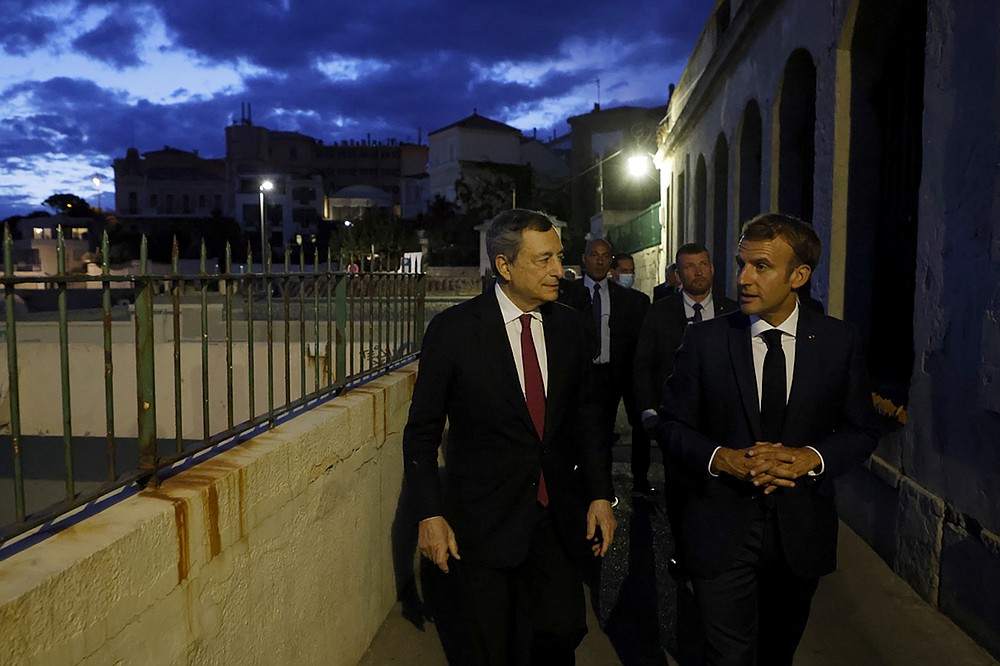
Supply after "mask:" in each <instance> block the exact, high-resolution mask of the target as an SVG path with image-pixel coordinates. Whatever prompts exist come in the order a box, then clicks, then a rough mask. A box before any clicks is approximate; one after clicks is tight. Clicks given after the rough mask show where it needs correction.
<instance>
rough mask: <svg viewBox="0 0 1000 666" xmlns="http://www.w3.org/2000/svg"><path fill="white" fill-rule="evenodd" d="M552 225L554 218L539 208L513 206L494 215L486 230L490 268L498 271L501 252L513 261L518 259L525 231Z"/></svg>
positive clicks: (545, 228) (544, 228)
mask: <svg viewBox="0 0 1000 666" xmlns="http://www.w3.org/2000/svg"><path fill="white" fill-rule="evenodd" d="M552 226H553V225H552V218H550V217H549V216H548V215H546V214H545V213H543V212H541V211H538V210H527V209H524V208H512V209H510V210H505V211H504V212H502V213H500V214H499V215H497V216H496V217H494V218H493V219H492V220H490V228H489V229H488V230H487V231H486V254H487V255H488V256H489V258H490V268H491V269H493V272H494V273H495V272H496V265H497V257H498V256H500V255H501V254H502V255H503V256H505V257H507V260H508V261H510V262H512V263H513V262H514V261H515V260H516V259H517V253H518V252H519V251H520V250H521V234H522V233H523V232H524V231H529V230H530V231H548V230H549V229H551V228H552Z"/></svg>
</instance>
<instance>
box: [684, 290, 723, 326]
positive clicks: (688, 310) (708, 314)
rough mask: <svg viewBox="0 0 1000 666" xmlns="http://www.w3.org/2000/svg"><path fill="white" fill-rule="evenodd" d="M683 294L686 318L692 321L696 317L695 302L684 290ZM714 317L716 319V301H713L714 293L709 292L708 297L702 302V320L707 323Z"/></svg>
mask: <svg viewBox="0 0 1000 666" xmlns="http://www.w3.org/2000/svg"><path fill="white" fill-rule="evenodd" d="M681 294H682V295H683V296H682V298H683V300H684V317H685V318H687V320H688V321H691V318H692V317H694V304H695V300H694V299H693V298H691V297H690V296H689V295H688V293H687V292H686V291H684V290H683V289H682V290H681ZM713 317H715V301H713V300H712V292H708V296H705V298H704V299H702V301H701V319H702V321H705V320H706V319H712V318H713Z"/></svg>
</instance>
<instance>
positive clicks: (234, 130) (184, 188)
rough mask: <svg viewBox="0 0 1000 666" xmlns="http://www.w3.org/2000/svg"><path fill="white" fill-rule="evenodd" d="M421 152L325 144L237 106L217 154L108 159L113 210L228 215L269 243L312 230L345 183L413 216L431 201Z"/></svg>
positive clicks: (150, 215)
mask: <svg viewBox="0 0 1000 666" xmlns="http://www.w3.org/2000/svg"><path fill="white" fill-rule="evenodd" d="M427 152H428V148H427V146H423V145H416V144H409V143H400V142H397V141H395V140H389V141H387V142H381V141H373V140H372V139H371V138H370V137H368V138H367V139H365V140H361V141H341V142H340V143H336V144H330V145H326V144H324V143H323V141H321V140H318V139H314V138H313V137H310V136H306V135H304V134H300V133H298V132H284V131H277V130H270V129H268V128H266V127H261V126H259V125H254V124H253V121H252V120H251V118H250V116H249V114H248V113H247V111H246V110H244V113H243V116H242V117H241V118H240V120H239V121H236V122H234V123H233V124H232V125H230V126H229V127H227V128H226V155H225V157H224V158H221V159H205V158H202V157H200V156H199V155H198V153H197V151H193V152H188V151H183V150H178V149H176V148H170V147H165V148H164V149H163V150H160V151H152V152H148V153H143V154H142V155H141V156H140V154H139V152H138V150H136V149H135V148H129V149H128V151H127V153H126V156H125V157H124V158H122V159H116V160H115V161H114V169H115V214H116V215H117V216H118V217H119V218H120V219H122V220H123V221H130V220H131V221H137V220H145V221H155V220H157V219H165V218H170V219H178V218H180V219H183V218H192V219H194V218H209V217H227V218H233V219H234V220H235V221H236V223H237V225H239V227H240V229H241V230H242V231H243V233H244V235H245V236H246V237H247V238H250V239H255V238H256V239H259V238H260V236H261V234H262V233H266V234H267V235H268V236H269V237H270V241H271V245H272V247H282V246H287V245H290V244H292V243H294V242H296V241H297V240H298V239H301V238H302V237H307V238H310V237H312V236H315V235H316V233H317V231H318V227H319V225H320V223H321V222H322V221H325V220H328V219H329V218H327V214H328V212H329V211H331V210H335V209H336V206H331V205H330V203H329V201H328V198H329V197H330V196H331V195H333V194H334V193H335V192H337V191H338V190H342V189H343V188H345V187H351V186H367V187H374V188H377V189H379V190H381V191H383V192H386V193H388V195H389V196H390V197H391V199H392V204H391V208H392V209H393V210H394V211H395V212H396V214H398V215H400V216H401V217H407V218H412V217H416V216H417V215H418V214H419V213H421V212H423V210H424V209H425V208H426V205H427V202H428V200H429V194H428V189H427V183H428V180H427ZM265 182H266V183H269V184H270V185H267V186H265V187H264V188H263V189H262V185H264V183H265ZM262 195H263V196H262ZM262 216H263V217H262ZM262 221H263V222H264V223H265V224H262ZM265 226H266V230H265ZM258 242H259V240H258V241H256V242H253V243H252V244H253V245H254V247H256V246H257V243H258Z"/></svg>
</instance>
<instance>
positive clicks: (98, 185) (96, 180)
mask: <svg viewBox="0 0 1000 666" xmlns="http://www.w3.org/2000/svg"><path fill="white" fill-rule="evenodd" d="M103 180H104V176H102V175H101V174H99V173H95V174H94V175H93V176H91V177H90V182H92V183H93V184H94V188H95V189H96V190H97V210H101V182H102V181H103Z"/></svg>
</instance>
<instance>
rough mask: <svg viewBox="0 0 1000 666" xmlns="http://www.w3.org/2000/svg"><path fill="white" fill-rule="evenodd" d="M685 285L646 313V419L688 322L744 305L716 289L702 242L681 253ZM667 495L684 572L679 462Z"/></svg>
mask: <svg viewBox="0 0 1000 666" xmlns="http://www.w3.org/2000/svg"><path fill="white" fill-rule="evenodd" d="M675 259H676V262H675V264H672V265H676V266H677V275H678V276H680V281H681V288H680V291H678V292H677V293H676V294H673V295H671V296H667V297H666V298H664V299H662V300H659V301H655V302H654V303H653V304H652V305H651V306H650V308H649V312H648V313H646V319H645V321H644V322H643V324H642V330H641V331H640V332H639V340H638V343H637V344H636V350H635V361H634V368H633V376H634V381H635V396H636V401H637V403H638V408H639V411H640V412H641V414H642V419H643V421H644V422H648V420H649V419H651V418H655V416H656V408H657V407H658V406H659V404H660V401H661V400H662V398H663V383H664V382H665V381H666V380H667V377H669V376H670V373H671V372H672V371H673V369H674V355H675V354H676V353H677V348H678V347H680V346H681V338H682V337H683V335H684V330H685V329H686V328H687V326H688V324H690V323H692V322H696V321H707V320H709V319H712V318H714V317H718V316H721V315H724V314H727V313H730V312H734V311H735V310H737V309H738V307H739V306H738V305H737V304H736V301H734V300H732V299H729V298H726V297H725V296H723V295H721V294H718V295H716V294H713V293H712V278H713V277H714V276H715V268H714V267H713V265H712V258H711V256H709V253H708V248H706V247H705V246H704V245H702V244H701V243H686V244H684V245H682V246H681V247H680V249H678V250H677V254H676V256H675ZM663 471H664V476H665V481H666V483H665V486H664V497H665V499H666V509H667V521H668V522H669V523H670V532H671V535H672V536H673V539H674V544H675V547H676V548H677V549H676V550H675V552H674V553H673V554H672V555H671V556H670V560H669V566H670V571H671V572H672V573H674V574H675V575H679V574H681V573H683V557H682V555H681V551H680V542H681V541H682V539H683V523H682V521H681V504H682V502H683V500H684V494H685V487H686V485H687V477H686V475H685V473H684V470H683V468H681V466H680V465H678V464H677V463H675V462H673V461H671V460H666V461H664V467H663Z"/></svg>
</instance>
